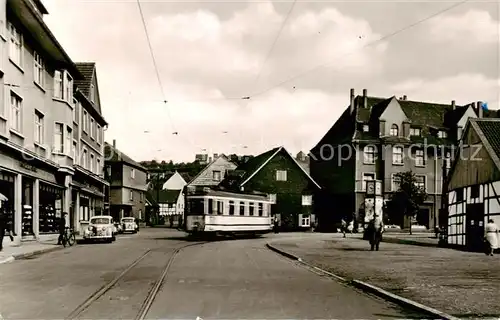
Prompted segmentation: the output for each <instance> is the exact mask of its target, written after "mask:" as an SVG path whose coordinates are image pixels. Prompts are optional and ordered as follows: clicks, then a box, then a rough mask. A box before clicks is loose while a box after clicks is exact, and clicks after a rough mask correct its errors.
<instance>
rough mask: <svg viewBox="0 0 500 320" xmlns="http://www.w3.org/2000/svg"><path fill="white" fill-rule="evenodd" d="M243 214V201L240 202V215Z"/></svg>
mask: <svg viewBox="0 0 500 320" xmlns="http://www.w3.org/2000/svg"><path fill="white" fill-rule="evenodd" d="M244 215H245V202H243V201H242V202H240V216H244Z"/></svg>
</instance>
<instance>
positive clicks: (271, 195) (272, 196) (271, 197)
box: [269, 193, 276, 204]
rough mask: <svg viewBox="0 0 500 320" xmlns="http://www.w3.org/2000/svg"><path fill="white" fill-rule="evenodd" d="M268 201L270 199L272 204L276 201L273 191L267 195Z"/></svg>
mask: <svg viewBox="0 0 500 320" xmlns="http://www.w3.org/2000/svg"><path fill="white" fill-rule="evenodd" d="M269 201H271V202H272V203H273V204H275V203H276V194H275V193H273V194H270V195H269Z"/></svg>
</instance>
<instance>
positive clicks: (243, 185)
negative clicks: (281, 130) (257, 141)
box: [219, 147, 321, 230]
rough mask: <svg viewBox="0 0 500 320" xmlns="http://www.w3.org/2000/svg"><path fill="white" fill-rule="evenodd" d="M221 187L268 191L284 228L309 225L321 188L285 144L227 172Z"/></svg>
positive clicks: (234, 189)
mask: <svg viewBox="0 0 500 320" xmlns="http://www.w3.org/2000/svg"><path fill="white" fill-rule="evenodd" d="M219 188H221V189H225V190H228V191H234V192H245V193H249V194H251V193H254V192H255V193H264V194H268V196H269V198H270V200H271V201H272V202H273V203H274V204H273V205H272V207H271V213H272V214H273V215H277V216H278V219H279V220H280V222H281V228H282V229H284V230H295V229H299V228H309V227H310V226H311V224H312V223H314V216H313V215H312V207H313V193H315V192H316V191H317V190H319V189H321V188H320V186H319V185H318V184H317V183H316V182H315V181H314V179H313V178H312V177H311V176H310V175H309V174H308V173H307V171H306V170H305V169H304V168H303V167H302V166H301V165H300V164H299V163H298V162H297V161H296V160H295V158H294V157H293V156H292V155H290V153H288V151H287V150H286V149H285V148H284V147H277V148H274V149H272V150H269V151H267V152H264V153H262V154H260V155H258V156H256V157H254V158H252V159H250V160H248V161H247V162H245V163H243V164H241V165H240V166H238V167H237V168H236V170H234V171H232V172H229V173H228V176H227V177H226V178H225V179H224V180H223V181H222V183H221V184H220V185H219Z"/></svg>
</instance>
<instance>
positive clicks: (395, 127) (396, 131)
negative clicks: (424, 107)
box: [389, 124, 399, 137]
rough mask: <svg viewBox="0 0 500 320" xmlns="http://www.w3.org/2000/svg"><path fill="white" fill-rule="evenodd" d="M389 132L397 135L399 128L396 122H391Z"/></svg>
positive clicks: (394, 135)
mask: <svg viewBox="0 0 500 320" xmlns="http://www.w3.org/2000/svg"><path fill="white" fill-rule="evenodd" d="M389 134H390V135H391V136H393V137H397V136H399V128H398V125H397V124H393V125H392V126H391V131H390V132H389Z"/></svg>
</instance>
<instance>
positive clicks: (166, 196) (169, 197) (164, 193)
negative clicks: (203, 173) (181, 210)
mask: <svg viewBox="0 0 500 320" xmlns="http://www.w3.org/2000/svg"><path fill="white" fill-rule="evenodd" d="M181 192H182V190H160V193H159V201H158V202H159V203H177V199H179V195H180V193H181Z"/></svg>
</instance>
